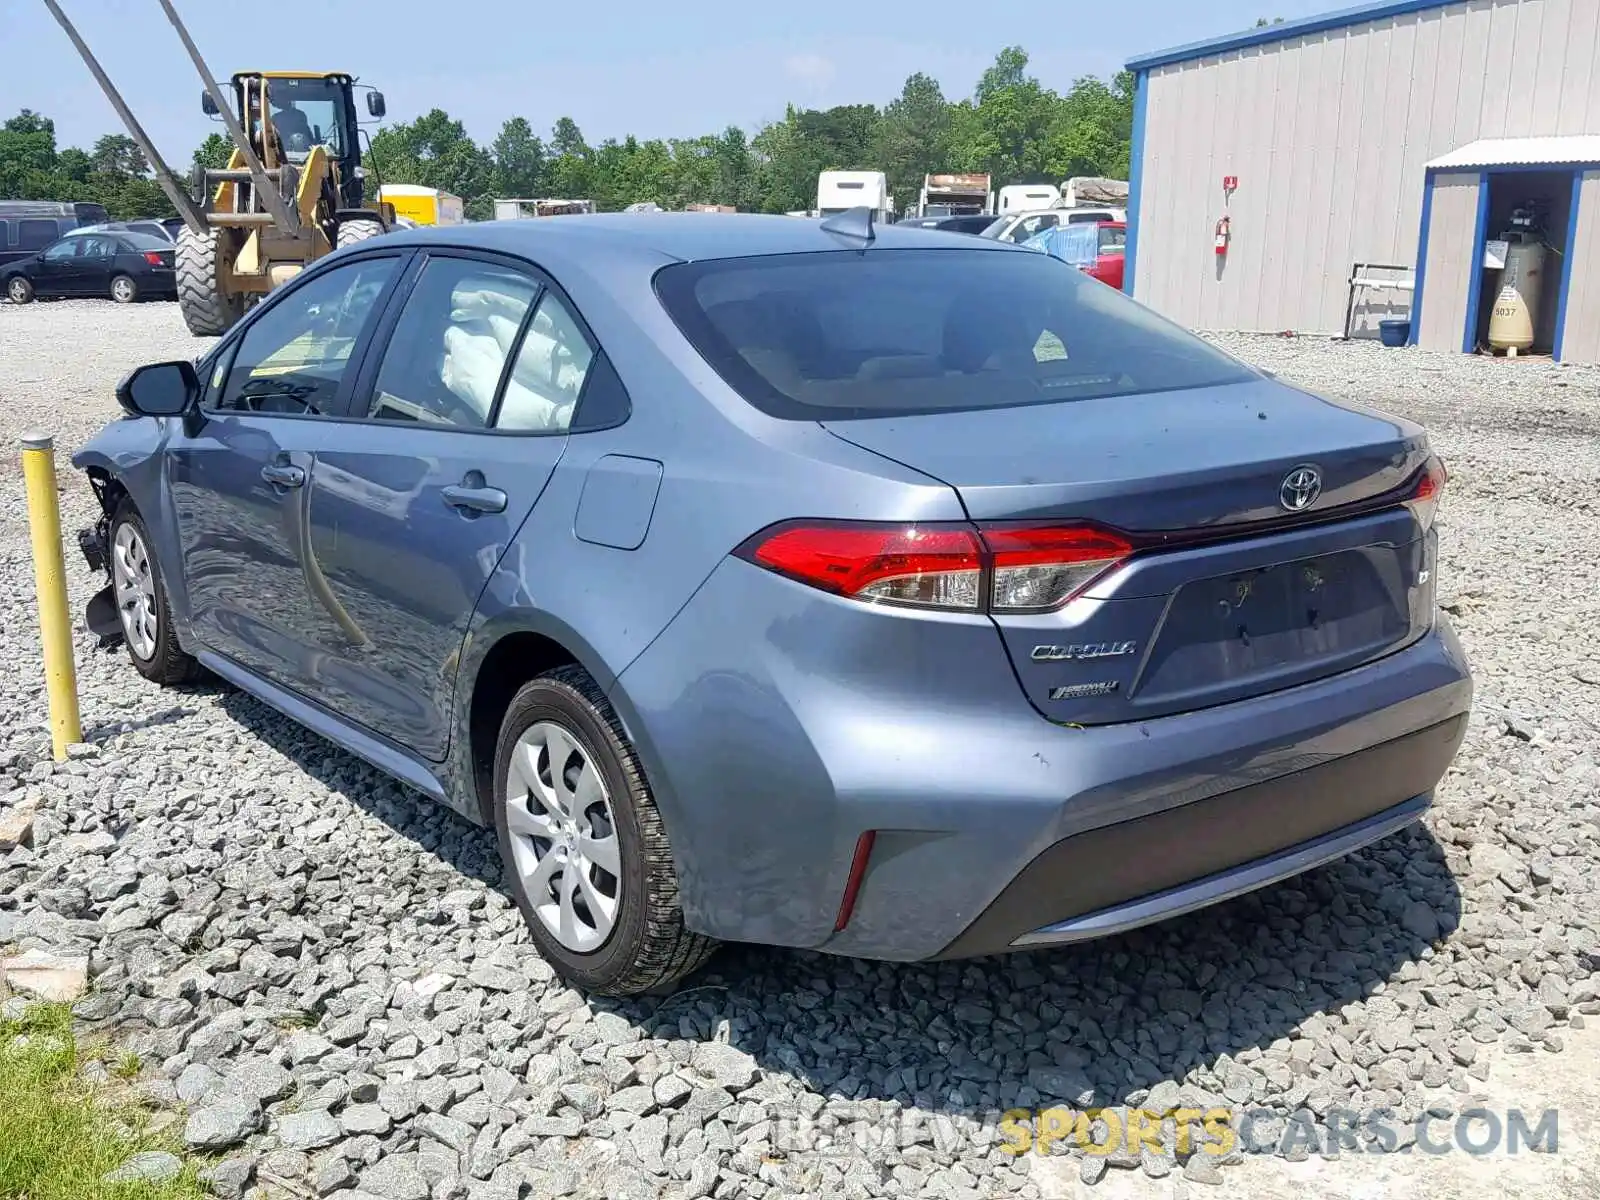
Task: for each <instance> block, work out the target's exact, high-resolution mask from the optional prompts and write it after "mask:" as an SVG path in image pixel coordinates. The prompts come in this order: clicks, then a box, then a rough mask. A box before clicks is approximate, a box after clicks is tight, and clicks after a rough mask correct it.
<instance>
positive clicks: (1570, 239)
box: [1550, 169, 1584, 362]
mask: <svg viewBox="0 0 1600 1200" xmlns="http://www.w3.org/2000/svg"><path fill="white" fill-rule="evenodd" d="M1583 175H1584V173H1583V171H1582V170H1581V169H1579V170H1575V171H1573V172H1572V207H1571V211H1569V212H1568V213H1567V243H1566V245H1565V246H1564V247H1562V250H1561V286H1560V288H1559V290H1558V291H1557V292H1556V340H1555V345H1553V346H1552V347H1551V348H1550V357H1551V358H1553V359H1555V361H1556V362H1560V361H1561V342H1562V338H1563V335H1564V334H1565V333H1566V332H1567V293H1568V292H1569V291H1571V290H1572V247H1573V244H1574V243H1575V242H1577V240H1578V205H1579V204H1581V203H1582V202H1583Z"/></svg>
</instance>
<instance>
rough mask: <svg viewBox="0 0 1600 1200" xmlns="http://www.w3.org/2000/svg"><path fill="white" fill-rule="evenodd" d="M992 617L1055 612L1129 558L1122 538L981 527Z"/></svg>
mask: <svg viewBox="0 0 1600 1200" xmlns="http://www.w3.org/2000/svg"><path fill="white" fill-rule="evenodd" d="M981 531H982V536H983V542H984V545H985V546H986V547H987V548H988V550H989V554H990V563H991V566H992V567H993V569H994V583H993V584H992V585H991V586H990V588H989V604H990V607H991V608H993V609H994V610H995V611H996V612H1045V611H1048V610H1049V609H1052V608H1059V607H1060V606H1061V605H1063V604H1065V603H1066V602H1067V601H1068V600H1070V599H1071V598H1072V597H1073V596H1075V595H1077V594H1078V593H1079V592H1081V591H1082V590H1083V589H1084V588H1085V587H1087V586H1088V585H1089V584H1090V583H1091V582H1092V581H1093V580H1094V579H1095V578H1096V577H1097V576H1099V575H1102V574H1104V573H1105V571H1106V570H1107V569H1108V568H1110V567H1112V566H1114V565H1116V564H1117V563H1119V562H1121V561H1122V560H1123V559H1125V558H1127V557H1128V555H1130V554H1132V553H1133V546H1132V545H1130V544H1129V543H1128V541H1127V540H1126V539H1125V538H1122V537H1119V536H1117V535H1116V534H1114V533H1110V532H1107V531H1105V530H1101V529H1094V528H1091V527H1087V526H1076V525H1068V526H1048V525H1046V526H1038V525H1033V526H1027V525H984V526H982V529H981Z"/></svg>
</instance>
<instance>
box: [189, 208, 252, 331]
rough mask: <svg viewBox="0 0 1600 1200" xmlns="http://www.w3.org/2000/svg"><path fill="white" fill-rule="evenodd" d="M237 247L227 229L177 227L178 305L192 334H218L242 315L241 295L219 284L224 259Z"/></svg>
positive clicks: (221, 283) (223, 269)
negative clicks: (201, 230)
mask: <svg viewBox="0 0 1600 1200" xmlns="http://www.w3.org/2000/svg"><path fill="white" fill-rule="evenodd" d="M237 251H238V246H237V243H236V240H235V238H234V236H233V235H232V233H231V231H227V230H222V229H211V230H208V231H207V232H206V233H205V234H204V235H201V234H197V233H195V231H194V230H192V229H189V228H188V227H185V228H183V229H180V230H178V250H177V254H176V255H175V258H176V260H177V263H176V265H177V268H178V269H177V275H178V309H179V311H180V312H182V313H183V322H184V324H185V325H187V326H188V327H189V332H190V333H192V334H194V335H195V336H196V337H218V336H220V335H221V334H224V333H227V332H228V330H229V329H231V328H233V324H234V322H236V321H237V320H238V319H239V318H240V317H242V316H243V315H244V303H243V301H244V297H243V296H242V295H239V294H234V295H231V296H230V295H228V293H227V292H226V291H224V288H223V281H224V276H225V273H226V272H225V267H226V264H227V261H228V259H229V258H230V257H231V256H232V255H233V254H235V253H237Z"/></svg>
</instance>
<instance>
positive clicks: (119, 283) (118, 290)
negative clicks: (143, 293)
mask: <svg viewBox="0 0 1600 1200" xmlns="http://www.w3.org/2000/svg"><path fill="white" fill-rule="evenodd" d="M111 298H112V299H113V300H115V301H116V302H117V303H118V304H132V303H133V302H134V301H135V300H137V299H138V298H139V285H138V284H137V283H135V282H134V281H133V279H132V278H131V277H130V276H127V275H118V276H116V277H115V278H113V279H112V280H111Z"/></svg>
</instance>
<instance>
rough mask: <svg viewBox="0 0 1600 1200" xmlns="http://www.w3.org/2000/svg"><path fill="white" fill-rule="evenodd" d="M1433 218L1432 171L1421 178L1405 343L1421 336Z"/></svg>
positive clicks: (1409, 342)
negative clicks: (1415, 256) (1420, 221)
mask: <svg viewBox="0 0 1600 1200" xmlns="http://www.w3.org/2000/svg"><path fill="white" fill-rule="evenodd" d="M1432 219H1433V172H1432V171H1429V172H1428V173H1427V174H1426V175H1425V176H1424V177H1423V180H1422V227H1421V228H1420V229H1419V230H1418V231H1417V269H1416V270H1415V271H1413V272H1412V273H1411V334H1410V336H1409V337H1407V338H1406V345H1408V346H1415V345H1416V344H1417V338H1419V337H1421V336H1422V284H1423V281H1424V280H1425V279H1427V277H1428V223H1429V222H1430V221H1431V220H1432Z"/></svg>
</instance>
